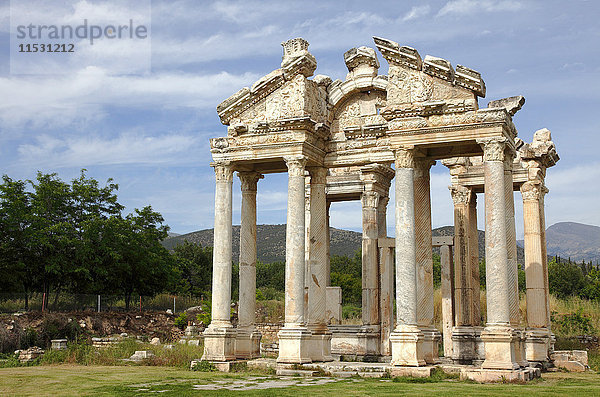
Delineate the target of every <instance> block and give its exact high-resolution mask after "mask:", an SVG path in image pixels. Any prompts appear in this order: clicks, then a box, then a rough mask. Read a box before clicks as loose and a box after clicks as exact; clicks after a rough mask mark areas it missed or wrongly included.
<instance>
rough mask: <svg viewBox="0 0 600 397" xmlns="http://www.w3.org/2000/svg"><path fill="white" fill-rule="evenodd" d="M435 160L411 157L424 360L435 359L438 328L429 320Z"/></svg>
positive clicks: (419, 317)
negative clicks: (432, 171) (432, 170)
mask: <svg viewBox="0 0 600 397" xmlns="http://www.w3.org/2000/svg"><path fill="white" fill-rule="evenodd" d="M434 164H435V161H431V160H429V159H418V160H415V169H414V195H415V200H414V202H415V240H416V262H417V325H418V327H419V329H420V330H421V332H422V333H423V345H422V346H423V359H424V360H425V362H427V364H435V363H437V362H438V361H439V360H438V359H439V357H438V344H439V341H440V339H441V335H440V333H439V331H438V330H437V329H436V328H435V325H434V324H433V256H432V245H431V237H432V236H431V194H430V186H429V185H430V183H429V170H430V168H431V166H433V165H434Z"/></svg>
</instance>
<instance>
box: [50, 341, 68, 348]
mask: <svg viewBox="0 0 600 397" xmlns="http://www.w3.org/2000/svg"><path fill="white" fill-rule="evenodd" d="M50 342H51V343H52V350H66V349H67V340H66V339H52V340H51V341H50Z"/></svg>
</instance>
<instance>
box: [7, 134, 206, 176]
mask: <svg viewBox="0 0 600 397" xmlns="http://www.w3.org/2000/svg"><path fill="white" fill-rule="evenodd" d="M202 144H206V142H205V141H200V139H199V138H198V137H192V136H187V135H178V134H170V135H162V136H157V137H152V136H147V135H144V134H140V133H135V132H131V133H125V134H122V135H119V136H117V137H114V138H102V137H97V136H89V135H88V136H71V137H65V138H58V137H53V136H50V135H40V136H37V137H36V138H35V142H34V143H23V144H21V145H19V147H18V153H19V160H18V162H19V163H20V166H21V167H30V168H32V169H35V168H38V169H54V168H67V167H79V168H80V167H89V166H94V165H114V164H145V165H149V164H154V165H156V164H169V165H177V164H185V163H194V162H196V161H197V160H196V155H197V153H195V150H194V149H196V151H197V150H198V149H199V147H200V146H201V145H202Z"/></svg>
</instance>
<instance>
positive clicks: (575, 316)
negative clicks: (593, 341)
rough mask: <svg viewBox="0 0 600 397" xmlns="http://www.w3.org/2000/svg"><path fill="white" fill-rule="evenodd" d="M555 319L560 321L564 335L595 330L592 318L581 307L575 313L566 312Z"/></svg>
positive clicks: (581, 333) (587, 332)
mask: <svg viewBox="0 0 600 397" xmlns="http://www.w3.org/2000/svg"><path fill="white" fill-rule="evenodd" d="M557 320H558V321H555V322H556V323H558V325H559V327H560V328H561V329H560V332H561V333H562V334H563V335H586V334H590V333H593V332H594V327H593V326H592V320H591V319H590V318H589V317H587V316H585V315H584V314H583V308H582V307H580V308H578V309H577V311H576V312H575V313H570V314H565V315H563V316H562V318H560V319H557Z"/></svg>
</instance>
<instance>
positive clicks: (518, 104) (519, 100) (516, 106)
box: [488, 95, 525, 116]
mask: <svg viewBox="0 0 600 397" xmlns="http://www.w3.org/2000/svg"><path fill="white" fill-rule="evenodd" d="M524 104H525V97H523V96H522V95H518V96H511V97H508V98H503V99H497V100H495V101H490V103H488V108H504V109H506V111H507V112H508V114H510V115H511V116H514V115H515V113H517V112H518V111H519V110H521V108H522V107H523V105H524Z"/></svg>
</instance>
